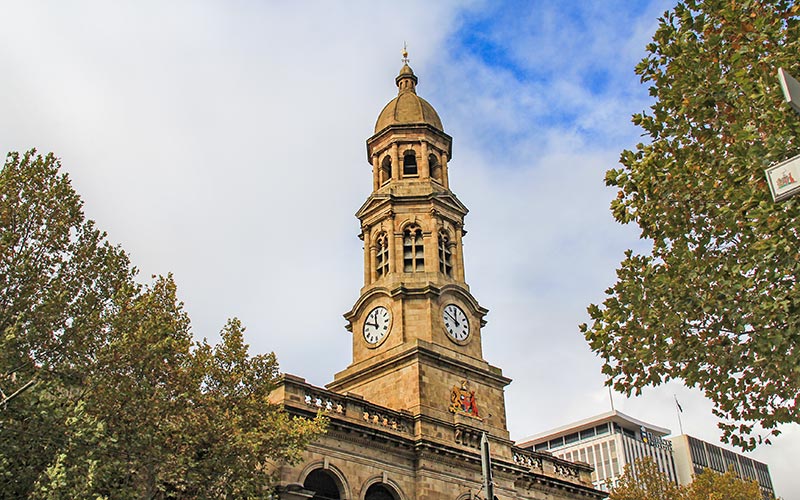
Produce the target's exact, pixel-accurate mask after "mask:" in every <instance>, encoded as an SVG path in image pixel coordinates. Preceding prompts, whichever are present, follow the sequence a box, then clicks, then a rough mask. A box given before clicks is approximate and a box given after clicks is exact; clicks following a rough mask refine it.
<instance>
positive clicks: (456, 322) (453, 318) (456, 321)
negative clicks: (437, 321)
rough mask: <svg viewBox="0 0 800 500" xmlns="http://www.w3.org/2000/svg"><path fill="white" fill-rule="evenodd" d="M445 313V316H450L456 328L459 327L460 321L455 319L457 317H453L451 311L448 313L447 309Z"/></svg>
mask: <svg viewBox="0 0 800 500" xmlns="http://www.w3.org/2000/svg"><path fill="white" fill-rule="evenodd" d="M444 313H445V314H447V315H448V316H450V319H452V320H453V321H454V322H455V324H456V326H458V320H457V319H456V317H455V316H453V315H452V314H450V311H448V310H447V309H445V310H444Z"/></svg>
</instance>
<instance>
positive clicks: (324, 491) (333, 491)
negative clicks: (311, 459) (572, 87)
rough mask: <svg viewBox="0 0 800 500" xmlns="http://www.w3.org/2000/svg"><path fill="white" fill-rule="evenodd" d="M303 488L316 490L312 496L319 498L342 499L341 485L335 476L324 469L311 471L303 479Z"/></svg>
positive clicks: (322, 499)
mask: <svg viewBox="0 0 800 500" xmlns="http://www.w3.org/2000/svg"><path fill="white" fill-rule="evenodd" d="M303 488H305V489H307V490H311V491H313V492H314V496H313V497H311V498H317V499H319V500H340V499H341V498H342V497H341V496H340V494H339V487H338V486H336V481H335V480H334V479H333V476H332V475H331V474H329V473H328V472H326V471H324V470H322V469H316V470H314V471H312V472H311V474H309V475H308V476H307V477H306V480H305V481H303Z"/></svg>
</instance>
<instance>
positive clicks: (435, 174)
mask: <svg viewBox="0 0 800 500" xmlns="http://www.w3.org/2000/svg"><path fill="white" fill-rule="evenodd" d="M428 168H429V169H430V172H431V179H433V180H435V181H439V182H442V166H441V165H440V164H439V159H438V158H437V157H436V155H434V154H430V155H428Z"/></svg>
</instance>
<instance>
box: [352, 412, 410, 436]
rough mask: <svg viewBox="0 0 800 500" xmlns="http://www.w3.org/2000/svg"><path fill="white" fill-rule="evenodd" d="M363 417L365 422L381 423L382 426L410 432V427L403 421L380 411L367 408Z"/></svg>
mask: <svg viewBox="0 0 800 500" xmlns="http://www.w3.org/2000/svg"><path fill="white" fill-rule="evenodd" d="M362 418H363V419H364V421H365V422H371V423H373V424H376V425H380V426H381V427H388V428H389V429H392V430H395V431H399V432H408V429H407V428H406V426H405V425H404V424H403V422H401V421H399V420H397V419H396V418H394V417H391V416H388V415H385V414H383V413H380V412H375V411H373V412H371V411H369V409H365V410H364V412H363V414H362Z"/></svg>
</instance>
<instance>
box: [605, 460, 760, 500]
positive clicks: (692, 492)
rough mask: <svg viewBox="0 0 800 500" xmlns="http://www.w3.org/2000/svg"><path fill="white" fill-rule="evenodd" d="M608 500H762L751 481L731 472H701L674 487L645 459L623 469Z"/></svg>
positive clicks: (706, 470) (652, 463)
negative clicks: (686, 482)
mask: <svg viewBox="0 0 800 500" xmlns="http://www.w3.org/2000/svg"><path fill="white" fill-rule="evenodd" d="M608 498H609V500H762V498H763V497H762V496H761V489H760V488H759V487H758V483H756V482H755V481H743V480H741V479H739V478H738V477H737V476H736V474H735V473H734V472H733V471H728V472H726V473H725V474H719V473H717V472H714V471H713V470H711V469H705V470H704V471H703V472H701V473H700V474H698V475H696V476H695V477H694V478H693V479H692V482H691V483H689V484H687V485H684V486H678V485H677V484H676V483H674V482H672V481H670V480H669V478H668V477H667V475H666V474H664V473H663V472H661V471H660V470H659V469H658V466H657V465H656V463H655V462H654V461H653V460H652V459H651V458H649V457H646V458H644V459H638V460H636V461H635V462H634V466H633V467H631V466H630V464H629V465H626V466H625V472H624V473H623V475H622V477H621V478H620V480H619V483H618V484H617V485H616V486H615V487H613V488H612V489H611V492H610V493H609V497H608Z"/></svg>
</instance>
